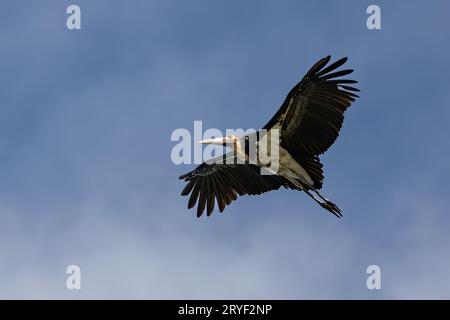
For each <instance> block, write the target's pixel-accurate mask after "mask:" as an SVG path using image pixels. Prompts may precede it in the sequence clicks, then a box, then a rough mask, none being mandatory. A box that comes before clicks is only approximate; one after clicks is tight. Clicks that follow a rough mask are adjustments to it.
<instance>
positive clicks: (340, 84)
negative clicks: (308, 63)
mask: <svg viewBox="0 0 450 320" xmlns="http://www.w3.org/2000/svg"><path fill="white" fill-rule="evenodd" d="M329 61H330V56H327V57H325V58H323V59H321V60H319V61H318V62H317V63H316V64H315V65H314V66H312V68H311V69H310V70H309V71H308V72H307V73H306V75H305V76H304V77H303V79H302V80H301V81H300V82H299V83H298V84H297V85H296V86H295V87H294V88H292V90H291V91H290V92H289V94H288V96H287V97H286V100H285V101H284V103H283V104H282V105H281V107H280V109H279V110H278V112H277V113H276V114H275V115H274V116H273V118H272V119H271V120H270V121H269V122H268V123H267V124H266V125H265V126H264V128H265V129H267V130H270V129H272V128H278V129H280V139H281V141H280V143H281V145H282V146H283V147H284V148H285V149H287V150H288V151H289V152H290V153H291V154H292V155H299V156H316V155H320V154H322V153H324V152H325V151H326V150H327V149H328V148H329V147H330V146H331V145H332V144H333V143H334V141H335V140H336V138H337V137H338V135H339V130H340V129H341V127H342V122H343V121H344V112H345V110H346V109H347V108H348V107H349V106H350V104H351V103H352V102H353V101H355V98H357V97H358V96H357V95H356V94H354V93H353V92H354V91H359V90H358V89H357V88H354V87H352V86H349V84H354V83H357V81H354V80H348V79H341V78H340V77H341V76H345V75H348V74H350V73H352V72H353V70H350V69H346V70H341V71H335V70H336V69H337V68H339V67H340V66H342V65H343V64H344V63H345V62H346V61H347V58H342V59H340V60H338V61H336V62H334V63H333V64H331V65H329V66H328V67H325V66H326V65H327V64H328V62H329Z"/></svg>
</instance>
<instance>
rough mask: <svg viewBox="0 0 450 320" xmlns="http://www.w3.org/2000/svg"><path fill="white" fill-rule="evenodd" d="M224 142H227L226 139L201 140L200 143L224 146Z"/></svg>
mask: <svg viewBox="0 0 450 320" xmlns="http://www.w3.org/2000/svg"><path fill="white" fill-rule="evenodd" d="M224 142H225V138H214V139H206V140H201V141H199V142H198V143H202V144H217V145H223V143H224Z"/></svg>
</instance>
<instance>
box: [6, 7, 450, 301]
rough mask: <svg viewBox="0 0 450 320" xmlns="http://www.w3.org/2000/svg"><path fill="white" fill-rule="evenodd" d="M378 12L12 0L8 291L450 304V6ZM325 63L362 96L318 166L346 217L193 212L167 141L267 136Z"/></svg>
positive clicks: (265, 201)
mask: <svg viewBox="0 0 450 320" xmlns="http://www.w3.org/2000/svg"><path fill="white" fill-rule="evenodd" d="M372 3H373V2H366V1H346V2H345V5H344V2H343V1H328V2H325V1H323V2H320V3H319V2H312V1H309V2H306V1H245V2H242V1H206V0H205V1H189V2H187V1H137V0H135V1H127V2H126V1H101V0H97V1H56V0H55V1H39V3H38V2H36V3H32V4H31V3H30V2H28V1H7V2H5V3H3V4H2V10H1V12H0V39H1V40H2V45H1V49H0V59H1V60H0V61H1V62H0V74H1V77H0V81H1V83H0V103H1V108H0V165H1V166H0V168H1V169H0V219H1V223H0V297H1V298H64V299H72V298H274V299H279V298H288V299H302V298H324V299H330V298H344V299H347V298H368V299H380V298H393V299H400V298H413V299H415V298H450V272H449V271H448V270H449V265H450V233H449V232H448V230H449V228H450V215H449V209H448V208H449V204H450V203H449V201H450V200H449V199H448V196H449V191H450V190H449V186H448V184H447V181H448V180H449V178H450V170H448V164H449V163H450V150H449V146H448V138H449V136H450V127H449V125H448V119H449V118H450V111H449V105H450V91H449V90H448V89H449V87H450V80H449V78H448V74H449V72H450V65H449V63H448V57H449V56H450V47H449V43H450V41H449V40H450V28H449V25H448V12H450V5H449V4H448V2H447V1H435V2H433V4H432V5H431V4H428V3H425V2H423V1H396V2H395V3H394V2H392V1H391V2H387V1H377V2H376V4H378V5H380V7H381V10H382V29H381V30H377V31H371V30H368V29H367V28H366V18H367V14H366V8H367V6H368V5H369V4H372ZM70 4H78V5H79V6H80V7H81V11H82V29H81V30H78V31H69V30H67V29H66V26H65V20H66V17H67V15H66V13H65V11H66V7H67V6H68V5H70ZM328 54H331V55H332V56H333V58H335V59H337V58H340V57H342V56H348V57H349V62H348V66H349V67H351V68H354V69H355V73H354V75H353V78H355V79H357V80H359V81H360V84H359V88H360V89H361V90H362V92H361V99H359V100H358V101H357V102H356V103H355V104H354V105H353V106H352V108H350V109H349V111H348V113H347V115H346V120H345V123H344V128H343V130H342V131H341V135H340V138H339V139H338V141H337V143H336V144H335V145H334V146H333V147H332V148H331V149H330V150H329V152H328V153H327V154H326V155H325V156H324V157H323V158H322V161H323V163H324V165H325V174H326V180H325V185H324V189H323V193H324V194H325V195H327V196H328V197H329V198H331V199H332V200H333V201H335V202H336V203H337V204H338V205H339V206H340V207H341V209H342V210H343V213H344V218H343V219H341V220H338V219H336V218H334V217H333V216H332V215H330V214H327V213H326V212H325V211H324V210H323V209H322V208H320V207H318V206H317V205H316V204H315V203H313V202H312V201H310V199H309V198H308V197H306V196H305V195H304V194H302V193H299V192H293V191H277V192H271V193H269V194H265V195H263V196H260V197H257V198H256V197H242V198H240V199H239V200H238V201H236V202H234V203H233V204H232V205H231V206H229V207H228V208H227V209H226V210H225V212H224V214H219V213H218V212H216V213H215V214H213V216H212V217H210V218H201V219H197V218H196V217H195V212H194V211H188V210H187V209H186V205H187V199H186V198H184V197H180V196H179V193H180V191H181V189H182V187H183V183H181V182H180V181H179V180H178V178H177V177H178V176H179V175H180V174H182V173H184V172H186V171H188V170H191V169H192V168H193V166H189V165H182V166H175V165H174V164H172V162H171V159H170V151H171V149H172V147H173V146H174V145H175V144H174V143H173V142H171V141H170V135H171V133H172V131H173V130H174V129H176V128H188V129H191V128H193V122H194V120H202V121H203V126H204V127H205V128H208V127H214V128H219V129H221V130H225V129H226V128H255V127H258V126H262V125H264V124H265V123H266V121H267V120H268V119H269V118H270V117H271V116H272V114H273V113H274V112H275V111H276V110H277V108H278V107H279V106H280V104H281V103H282V101H283V99H284V97H285V95H286V94H287V92H288V91H289V89H290V88H291V87H292V86H293V85H294V84H295V83H296V82H297V81H298V80H299V79H300V78H301V77H302V76H303V74H304V72H305V71H307V69H308V68H309V67H310V66H311V65H312V64H313V63H314V62H315V61H316V60H317V59H319V58H322V57H323V56H325V55H328ZM70 264H77V265H79V266H80V267H81V270H82V289H81V290H79V291H70V290H68V289H66V287H65V281H66V276H67V275H66V274H65V270H66V267H67V266H68V265H70ZM371 264H376V265H379V266H380V267H381V271H382V289H381V290H368V289H367V288H366V278H367V274H366V268H367V266H369V265H371Z"/></svg>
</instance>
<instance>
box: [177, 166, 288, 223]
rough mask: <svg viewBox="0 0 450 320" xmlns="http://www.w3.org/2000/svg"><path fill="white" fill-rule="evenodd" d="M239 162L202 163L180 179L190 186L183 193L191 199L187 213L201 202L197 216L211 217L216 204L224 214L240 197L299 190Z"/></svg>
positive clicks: (255, 167) (279, 178)
mask: <svg viewBox="0 0 450 320" xmlns="http://www.w3.org/2000/svg"><path fill="white" fill-rule="evenodd" d="M236 161H237V159H236V158H234V161H229V160H228V161H226V162H222V163H217V162H212V163H211V162H210V163H202V164H201V165H199V166H198V167H197V168H196V169H195V170H193V171H191V172H188V173H186V174H184V175H182V176H180V179H184V180H185V181H187V182H188V184H187V185H186V186H185V187H184V189H183V191H182V192H181V195H183V196H187V195H189V194H190V195H191V196H190V197H189V202H188V209H191V208H193V207H194V206H195V204H196V203H197V202H198V206H197V216H198V217H200V216H201V215H202V214H203V211H204V210H205V208H206V212H207V214H208V216H209V215H211V214H212V212H213V210H214V204H215V202H216V201H217V204H218V206H219V210H220V212H222V211H223V210H224V209H225V207H226V206H227V205H229V204H230V203H231V202H232V201H234V200H236V199H237V196H238V195H240V196H242V195H257V194H261V193H263V192H268V191H271V190H276V189H279V188H280V187H281V186H283V187H285V188H290V189H297V188H296V187H295V186H294V185H293V184H292V183H291V182H289V181H288V180H287V179H285V178H283V177H281V176H278V175H261V171H260V169H261V168H260V167H258V166H257V165H254V164H238V163H237V162H236Z"/></svg>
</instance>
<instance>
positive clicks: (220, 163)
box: [180, 56, 359, 218]
mask: <svg viewBox="0 0 450 320" xmlns="http://www.w3.org/2000/svg"><path fill="white" fill-rule="evenodd" d="M330 58H331V57H330V56H327V57H325V58H323V59H321V60H319V61H318V62H316V63H315V64H314V65H313V66H312V67H311V68H310V69H309V71H308V72H307V73H306V74H305V76H304V77H303V78H302V79H301V81H300V82H299V83H298V84H296V85H295V86H294V87H293V88H292V89H291V91H290V92H289V94H288V95H287V97H286V99H285V100H284V102H283V104H282V105H281V107H280V108H279V110H278V111H277V113H276V114H275V115H274V116H273V117H272V119H270V121H269V122H268V123H267V124H266V125H265V126H264V127H263V129H264V130H261V132H262V133H261V132H256V133H254V134H247V135H244V136H241V137H237V136H235V135H229V136H225V137H221V138H214V139H208V140H203V141H200V143H204V144H215V145H221V146H226V147H229V148H230V149H231V151H230V152H228V153H225V154H224V155H221V156H219V157H216V158H214V159H211V160H208V161H205V162H204V163H202V164H201V165H199V166H198V167H197V168H196V169H195V170H193V171H191V172H188V173H186V174H184V175H182V176H180V179H183V180H185V181H186V182H187V185H186V186H185V187H184V189H183V191H182V192H181V195H183V196H187V195H189V194H190V197H189V201H188V209H191V208H193V207H194V206H195V205H196V204H197V203H198V205H197V216H198V217H200V216H201V215H202V214H203V212H204V211H205V209H206V213H207V215H208V216H210V215H211V214H212V212H213V210H214V205H215V203H216V202H217V205H218V207H219V211H220V212H222V211H223V210H224V209H225V207H226V206H227V205H229V204H230V203H231V202H232V201H234V200H236V199H237V196H238V195H239V196H243V195H259V194H262V193H264V192H268V191H272V190H277V189H279V188H281V187H283V188H286V189H293V190H299V191H303V192H305V193H306V194H307V195H308V196H309V197H311V198H312V199H313V200H314V201H315V202H317V203H318V204H319V205H320V206H321V207H323V208H325V209H326V210H328V211H329V212H331V213H332V214H334V215H335V216H337V217H339V218H340V217H342V213H341V210H340V209H339V208H338V206H337V205H336V204H334V203H333V202H331V201H330V200H328V199H326V198H325V197H323V196H322V195H321V194H320V193H319V190H320V189H321V188H322V184H323V180H324V175H323V170H322V167H323V166H322V164H321V163H320V159H319V156H320V155H321V154H323V153H324V152H325V151H327V150H328V148H329V147H330V146H331V145H332V144H333V143H334V142H335V141H336V138H337V137H338V135H339V130H340V129H341V127H342V123H343V120H344V112H345V110H346V109H347V108H348V107H349V106H350V105H351V103H352V102H353V101H355V98H358V95H356V94H355V93H354V92H357V91H359V90H358V89H357V88H355V87H354V86H352V85H353V84H355V83H357V81H355V80H350V79H342V78H341V77H343V76H346V75H348V74H350V73H352V72H353V70H351V69H345V70H340V71H337V70H336V69H338V68H339V67H341V66H342V65H343V64H344V63H345V62H346V61H347V58H346V57H345V58H342V59H340V60H338V61H336V62H334V63H332V64H329V65H328V63H329V62H330ZM327 65H328V66H327ZM275 130H276V131H277V135H274V136H277V137H278V139H273V138H272V139H271V138H270V137H272V135H271V134H272V133H275ZM263 138H265V141H266V143H264V144H263V143H262V141H263V140H264V139H263ZM274 140H276V141H274ZM267 141H270V142H271V143H270V145H275V146H276V147H277V148H278V157H277V160H278V166H277V170H275V171H274V170H273V169H271V165H272V163H271V162H268V161H267V159H265V160H264V161H262V160H261V159H260V157H258V155H259V154H264V152H266V153H267V154H270V151H268V150H267V149H268V147H267V145H269V143H267ZM254 149H256V150H257V152H250V150H254ZM262 149H264V150H263V151H264V152H261V150H262ZM255 153H256V154H257V156H256V157H255Z"/></svg>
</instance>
